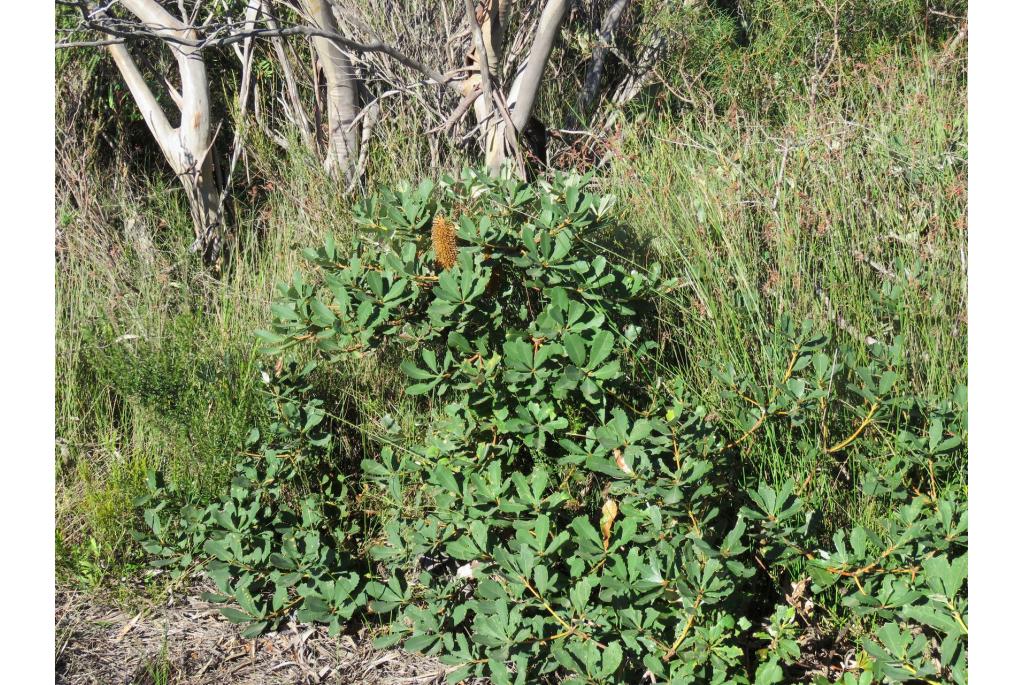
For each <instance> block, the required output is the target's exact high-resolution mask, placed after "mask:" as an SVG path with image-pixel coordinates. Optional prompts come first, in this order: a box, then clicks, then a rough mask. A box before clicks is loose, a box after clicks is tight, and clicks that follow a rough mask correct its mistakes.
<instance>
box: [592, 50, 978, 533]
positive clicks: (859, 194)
mask: <svg viewBox="0 0 1024 685" xmlns="http://www.w3.org/2000/svg"><path fill="white" fill-rule="evenodd" d="M934 64H935V54H934V53H930V52H929V51H927V50H926V49H918V50H915V51H910V52H906V51H898V52H895V53H893V54H889V55H886V56H885V57H884V58H879V59H877V60H875V61H873V62H871V63H869V64H865V65H863V66H861V67H858V69H857V71H855V72H854V75H855V78H854V77H852V76H851V77H848V78H847V79H846V86H845V87H844V89H843V92H842V94H841V96H840V97H836V98H834V99H831V100H827V101H823V102H814V101H813V100H811V99H810V98H806V99H802V98H793V99H791V100H789V101H788V102H787V104H786V107H785V109H784V112H783V114H784V116H783V119H782V121H781V122H780V123H779V124H778V125H768V124H765V123H762V122H759V121H757V120H755V119H753V118H749V117H746V116H744V115H741V114H737V115H736V116H735V117H731V118H730V117H715V118H710V119H708V118H704V117H698V116H696V115H691V116H688V117H682V118H679V117H671V118H669V117H665V118H663V119H662V120H660V121H659V122H658V123H657V124H656V125H653V126H649V127H645V128H643V129H639V128H638V129H634V130H633V131H631V132H630V133H629V134H628V135H627V136H626V138H625V140H624V143H623V154H622V155H621V156H620V157H619V158H618V159H617V160H616V162H615V163H614V165H613V171H612V173H611V174H610V176H609V178H608V179H607V181H606V185H607V187H608V188H609V189H610V190H613V191H615V192H617V193H618V194H619V195H620V197H621V200H622V202H623V204H624V205H625V210H624V211H625V215H626V221H627V222H628V223H630V224H631V225H633V226H635V227H637V229H638V230H639V231H640V232H641V234H642V235H645V236H646V238H647V239H649V240H651V241H652V243H653V246H654V251H655V252H656V253H657V255H658V256H660V257H661V258H662V259H663V260H664V261H665V262H666V263H667V264H668V265H670V267H671V269H673V270H674V271H675V272H677V273H678V274H679V275H680V276H681V277H682V278H683V279H684V283H685V286H686V287H685V288H684V289H682V290H680V291H677V292H678V295H677V296H676V297H673V298H670V299H667V300H666V301H665V302H664V303H663V311H664V312H665V316H666V318H667V319H668V320H670V321H671V322H672V325H673V328H672V334H671V343H672V345H673V346H674V347H675V349H676V351H677V355H676V356H677V358H679V359H682V360H684V363H685V364H686V367H687V380H688V383H689V385H690V389H691V390H692V391H693V392H695V393H697V394H698V395H699V396H701V397H702V399H703V400H704V401H705V402H707V403H708V404H709V405H710V406H711V407H713V408H714V407H719V408H720V409H723V411H721V414H722V415H723V416H741V415H742V412H741V411H739V409H740V408H739V407H728V408H724V407H721V406H720V404H721V402H722V400H720V399H719V397H718V394H717V392H716V388H717V384H716V383H715V382H714V380H713V377H712V375H711V371H712V370H713V369H715V368H724V367H727V366H729V365H733V366H735V367H737V368H738V369H742V370H745V371H749V372H751V373H753V374H754V375H755V376H756V377H757V378H759V379H760V380H761V381H762V382H763V383H764V384H770V383H772V382H774V381H777V380H778V379H779V378H780V377H781V376H782V374H783V372H784V369H785V367H786V360H787V358H788V356H789V350H788V349H786V348H785V344H784V343H782V342H780V340H781V339H780V336H779V335H778V334H777V332H776V323H777V322H778V321H779V319H780V317H782V316H784V315H790V316H793V317H795V318H797V319H803V318H810V319H812V320H814V321H815V322H816V323H817V325H818V327H819V328H820V329H821V330H824V331H828V332H830V333H831V335H832V336H833V338H834V339H836V340H838V341H839V342H842V343H848V344H852V345H854V346H856V347H859V348H861V349H862V350H863V349H864V348H865V347H866V345H867V344H868V342H869V341H870V340H872V339H874V340H879V341H884V342H889V343H891V342H892V341H893V340H894V338H895V336H897V335H901V336H903V338H904V340H905V355H904V365H905V369H904V371H905V373H906V375H907V377H908V379H909V382H910V383H911V384H912V385H913V387H914V389H915V391H916V392H919V393H921V394H924V395H948V394H949V393H950V392H951V391H952V389H953V388H954V387H955V386H956V385H958V384H965V383H966V358H967V357H966V351H967V347H966V317H965V312H966V287H967V273H966V250H967V244H966V243H967V234H966V223H965V215H966V195H965V188H966V162H967V160H966V156H967V153H966V101H965V90H964V88H963V87H962V83H961V82H960V79H959V76H958V75H957V74H956V73H955V72H951V71H936V70H935V68H934ZM736 430H737V431H738V432H742V429H741V428H740V427H739V426H737V427H736ZM746 452H747V455H746V456H747V460H746V461H747V463H748V464H749V465H750V467H751V468H752V469H753V470H754V471H756V472H757V473H758V474H759V475H762V476H767V477H769V478H774V479H778V480H784V479H785V478H787V477H792V476H793V475H795V474H796V475H798V476H799V477H801V478H802V477H804V476H805V475H807V476H809V475H810V474H811V473H812V472H816V473H819V474H822V476H821V477H820V478H819V479H818V480H819V482H818V486H819V487H818V488H817V489H816V490H813V489H812V491H816V493H817V495H818V496H819V503H820V504H822V505H826V506H827V507H831V508H833V509H836V508H841V509H842V510H843V511H842V512H835V513H842V515H843V516H842V517H843V518H848V519H853V520H857V519H859V518H862V517H861V516H858V512H857V510H856V507H855V504H856V499H855V498H854V497H853V496H852V495H849V493H842V492H839V491H838V490H839V489H840V488H839V486H838V485H837V483H836V482H835V479H834V478H831V477H829V476H826V475H824V474H832V473H834V472H835V469H836V466H835V465H834V464H818V463H806V460H801V458H800V456H799V455H800V454H801V450H799V449H798V446H797V445H795V444H791V439H790V436H789V434H788V432H787V431H785V430H778V431H777V430H773V429H772V428H770V427H769V428H768V430H766V431H764V433H762V434H761V435H760V436H759V438H758V439H757V440H753V441H751V442H750V443H748V445H747V447H746ZM818 467H824V468H818Z"/></svg>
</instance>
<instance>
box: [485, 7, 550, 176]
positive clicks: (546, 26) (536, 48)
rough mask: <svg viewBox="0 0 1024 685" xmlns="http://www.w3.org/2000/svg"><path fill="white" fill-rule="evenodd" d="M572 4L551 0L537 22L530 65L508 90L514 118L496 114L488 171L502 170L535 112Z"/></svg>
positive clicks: (489, 140) (508, 101)
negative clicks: (549, 63) (542, 84)
mask: <svg viewBox="0 0 1024 685" xmlns="http://www.w3.org/2000/svg"><path fill="white" fill-rule="evenodd" d="M568 7H569V2H568V0H548V3H547V4H546V5H545V6H544V9H543V10H542V11H541V15H540V19H539V21H538V22H537V33H536V35H535V36H534V38H533V43H532V44H531V46H530V54H529V55H528V57H527V59H526V66H525V68H523V69H522V70H521V71H520V72H519V73H518V74H517V75H516V78H515V80H514V81H513V82H512V87H511V88H509V90H508V98H507V103H508V110H509V113H510V115H511V121H510V122H506V121H505V120H503V119H497V118H496V120H495V121H494V124H493V125H494V127H495V129H496V130H495V132H494V136H493V138H489V139H487V140H488V143H489V144H488V145H487V151H486V164H487V170H488V172H489V173H491V174H492V175H496V174H497V173H498V172H499V171H500V169H501V166H502V164H504V162H505V160H506V159H507V158H508V156H509V155H510V154H511V153H512V151H513V141H514V140H516V139H518V136H519V133H520V132H521V131H522V130H523V128H524V127H525V126H526V124H527V122H528V121H529V120H530V116H531V115H532V114H533V106H534V104H535V103H536V101H537V93H538V92H539V91H540V86H541V83H542V77H543V75H544V68H545V67H546V66H547V63H548V59H549V58H550V57H551V50H552V48H553V47H554V45H555V39H556V38H557V37H558V32H559V29H561V27H562V21H563V20H564V19H565V13H566V10H567V9H568ZM510 124H511V130H510V127H509V125H510Z"/></svg>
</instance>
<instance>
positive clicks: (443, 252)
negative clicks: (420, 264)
mask: <svg viewBox="0 0 1024 685" xmlns="http://www.w3.org/2000/svg"><path fill="white" fill-rule="evenodd" d="M430 237H431V239H432V240H433V241H434V254H435V255H436V257H437V263H438V264H440V265H441V268H442V269H444V270H445V271H447V270H448V269H450V268H452V267H453V266H455V258H456V257H457V256H458V254H459V246H458V245H456V244H455V224H453V223H452V222H451V221H449V220H448V219H446V218H444V217H443V216H441V215H440V214H438V215H437V216H435V217H434V225H433V228H431V231H430Z"/></svg>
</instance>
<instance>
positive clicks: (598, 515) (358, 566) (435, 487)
mask: <svg viewBox="0 0 1024 685" xmlns="http://www.w3.org/2000/svg"><path fill="white" fill-rule="evenodd" d="M587 181H588V179H586V178H580V177H576V176H556V177H555V178H554V180H553V181H551V182H550V183H540V184H538V185H536V186H528V185H525V184H523V183H520V182H517V181H515V180H512V179H509V178H497V179H492V178H489V177H487V176H485V175H481V174H479V173H476V172H472V171H467V172H464V173H463V175H462V176H461V177H460V178H458V179H444V180H443V181H442V182H441V183H440V184H438V185H437V186H434V185H433V184H431V183H428V182H425V183H423V184H421V185H420V186H419V187H417V188H411V187H403V188H400V189H399V190H398V191H397V192H393V193H392V192H384V193H382V194H381V195H379V196H378V197H376V198H374V199H371V200H369V201H367V202H365V203H364V204H362V205H361V206H359V207H357V209H356V211H355V218H356V221H357V223H358V224H359V227H360V229H361V235H360V236H358V237H357V238H356V239H353V241H352V242H351V244H350V245H348V246H347V247H346V249H341V248H339V246H338V245H337V244H336V243H335V242H334V241H333V240H331V239H328V240H327V241H326V243H325V244H324V245H323V246H322V247H320V248H317V249H315V250H312V249H311V250H306V251H305V254H306V256H307V257H308V258H309V260H310V261H311V263H312V264H313V274H314V275H313V276H312V277H311V278H307V277H304V276H302V275H301V274H296V275H295V276H294V278H293V279H292V281H291V283H289V284H285V285H283V286H282V287H281V298H280V300H279V301H278V302H277V304H275V306H274V308H273V313H274V317H275V318H274V321H273V324H272V326H271V328H270V329H269V330H266V331H262V332H261V333H260V336H261V337H262V339H263V340H264V342H265V343H266V346H267V351H268V353H270V354H271V355H273V356H274V357H277V358H278V359H279V360H280V363H278V364H275V365H274V370H273V371H272V372H271V371H267V372H264V382H265V391H266V395H267V399H268V407H269V408H270V409H271V410H272V412H273V415H274V416H275V417H276V420H275V421H274V423H273V424H272V425H271V426H270V428H269V430H267V431H264V433H262V434H261V433H260V432H259V431H258V430H254V431H253V432H252V433H250V436H249V442H250V444H252V445H253V446H259V448H260V449H259V451H252V452H247V456H246V458H245V459H243V460H242V461H241V463H240V464H239V466H238V469H237V474H236V477H235V478H234V480H233V481H232V483H231V488H230V491H229V492H228V493H226V494H225V495H224V496H223V497H222V499H221V501H220V502H218V503H216V504H213V505H210V506H206V507H202V506H198V505H197V504H196V503H195V502H193V501H190V500H189V497H188V495H187V493H183V492H181V491H179V490H174V489H172V488H167V487H163V486H162V485H161V484H160V482H159V479H158V478H157V477H156V476H155V475H154V477H153V478H152V479H151V483H150V485H151V494H150V495H149V496H147V497H145V498H143V499H142V500H141V501H140V502H139V504H140V506H143V507H144V510H145V515H144V516H145V520H146V523H147V525H148V527H149V529H150V532H148V533H147V534H145V535H140V538H141V539H142V541H143V544H144V547H145V549H146V550H147V551H148V552H150V553H151V554H153V555H155V556H157V557H158V558H159V559H158V561H157V562H156V563H157V564H159V565H163V566H168V567H171V568H173V569H175V572H176V573H180V572H182V570H183V569H191V568H195V567H196V566H197V565H199V564H205V570H206V572H207V573H208V574H209V576H210V577H211V578H212V579H213V580H214V582H215V583H216V584H217V586H218V589H219V593H218V594H216V595H212V596H211V599H213V600H214V601H218V602H225V603H228V602H230V604H229V605H227V606H225V607H224V608H223V609H222V611H223V612H224V614H225V616H227V618H228V619H230V620H232V621H235V622H238V623H244V624H246V628H245V632H244V634H245V635H247V636H252V635H256V634H258V633H260V632H263V631H265V630H267V629H272V628H274V627H276V626H278V625H280V624H281V623H282V622H283V621H284V620H285V619H286V618H287V617H288V616H290V615H292V614H293V613H294V615H295V616H296V617H297V618H298V620H300V621H316V622H321V623H326V624H328V625H329V626H330V628H331V630H332V631H333V632H336V631H339V630H341V629H343V628H344V627H345V625H346V624H347V623H348V622H349V621H350V620H352V619H353V618H354V617H355V616H356V615H357V614H358V615H359V616H361V617H362V618H363V620H367V621H377V622H378V623H379V627H380V631H379V637H378V638H377V643H378V644H379V645H393V644H399V643H400V644H402V645H403V646H404V647H405V648H406V649H410V650H414V651H422V652H426V653H430V654H437V655H439V657H440V659H441V660H442V661H443V662H445V663H447V664H450V665H451V666H452V671H451V672H450V673H449V681H450V682H458V681H460V680H463V679H466V678H469V677H473V676H477V677H485V678H488V679H490V681H491V682H494V683H511V682H515V683H527V682H538V681H558V682H571V683H619V682H639V681H640V680H642V679H644V678H651V679H653V680H654V681H656V682H670V683H680V684H681V683H757V684H758V685H763V684H768V683H779V682H783V681H785V680H786V679H787V678H792V677H793V673H794V671H793V669H794V668H795V666H796V665H797V664H798V663H799V661H800V658H801V651H802V649H803V648H804V647H803V643H802V641H801V639H800V638H801V635H802V632H803V630H804V628H806V627H807V623H808V622H810V621H811V620H812V619H811V617H809V616H808V615H807V614H806V612H805V611H804V610H803V609H800V610H798V609H797V608H796V606H795V605H794V604H792V603H786V602H785V597H784V595H785V593H784V591H783V588H784V587H785V585H786V582H785V581H786V580H798V579H803V578H809V579H810V580H809V581H807V582H810V583H811V589H812V591H813V592H814V593H816V594H817V596H818V597H820V598H827V597H829V596H833V597H839V598H840V604H841V607H842V609H843V610H844V611H848V612H849V614H850V615H851V616H852V617H853V618H854V619H856V620H862V621H863V624H864V625H865V626H866V628H865V634H864V637H863V640H862V643H861V644H862V647H863V654H862V656H861V664H862V665H863V667H864V672H863V674H862V675H861V676H860V680H859V681H855V682H861V683H866V682H875V681H877V682H899V681H904V680H910V679H929V680H930V679H935V678H942V679H944V680H950V681H954V682H958V683H963V682H966V635H967V598H966V589H965V585H964V583H963V580H964V578H965V576H966V545H967V518H966V493H965V492H963V491H962V490H961V489H959V488H957V487H955V485H954V484H955V483H957V482H960V481H959V477H958V471H959V469H961V468H962V465H963V459H962V457H963V448H964V446H963V442H964V439H963V436H964V435H965V432H966V428H965V426H964V424H963V416H964V415H965V414H964V405H965V398H964V397H962V396H960V395H958V396H957V397H955V398H950V399H949V400H948V401H945V402H935V401H932V400H928V399H925V398H921V397H918V396H916V395H914V394H912V393H911V392H910V391H909V389H908V388H906V387H905V385H906V384H904V383H901V378H900V373H899V368H900V365H899V361H900V357H901V345H900V341H899V339H897V340H895V341H894V342H893V344H891V345H882V344H876V345H874V346H872V348H871V349H870V354H869V355H868V356H867V357H864V356H863V355H862V354H860V355H859V354H857V353H856V352H854V351H853V350H846V349H838V350H830V349H829V347H830V341H829V340H828V339H827V338H825V337H824V336H821V335H817V334H815V332H814V331H813V330H812V328H813V327H812V326H811V325H810V324H804V325H802V326H796V325H794V324H793V323H792V322H790V321H788V320H785V321H781V322H779V325H778V329H779V335H780V337H782V338H784V339H785V340H786V342H787V345H788V348H789V350H790V356H789V359H788V363H787V365H786V368H785V371H784V372H783V373H782V374H780V378H779V380H778V381H777V382H776V383H775V384H773V385H772V386H771V387H761V386H759V385H758V384H756V383H754V382H753V381H752V380H751V379H750V378H748V377H746V376H745V375H743V374H741V373H739V372H737V371H736V370H734V369H720V370H716V376H715V377H716V379H717V381H718V383H719V384H720V391H721V392H722V393H724V394H726V395H730V396H735V397H740V398H743V399H744V400H745V402H746V403H747V404H748V405H749V406H750V412H749V413H748V414H744V415H743V416H738V417H721V416H717V417H716V416H712V415H710V414H709V412H708V411H707V410H706V409H705V408H704V407H703V406H701V405H700V404H699V403H697V402H696V401H695V400H694V399H693V398H691V397H689V396H688V394H687V393H686V392H685V391H684V387H686V386H685V383H684V382H683V380H684V379H682V378H681V377H680V376H679V373H678V371H676V370H675V369H674V368H673V365H672V364H671V363H670V361H669V360H668V359H667V358H662V345H661V344H660V343H659V340H660V339H661V336H662V334H663V333H664V332H665V331H667V330H668V329H667V328H666V329H665V330H662V329H661V323H660V320H661V319H660V315H659V312H658V309H657V307H656V306H655V303H657V302H658V301H659V298H661V297H670V296H672V292H673V291H674V289H675V288H677V287H678V282H676V281H675V280H674V279H670V278H666V277H663V276H662V275H661V272H660V269H659V267H658V266H657V264H652V265H649V266H644V267H641V266H639V265H637V262H642V261H643V253H642V250H641V249H639V248H638V246H636V245H635V241H632V242H631V241H630V237H629V233H628V232H627V231H625V230H624V229H623V228H622V227H620V226H617V225H616V224H615V222H614V216H613V213H612V201H611V198H609V197H598V196H595V195H593V194H590V193H588V192H586V186H587ZM613 240H616V241H618V242H619V243H620V244H623V245H627V246H631V247H633V248H634V249H635V252H636V254H633V255H630V256H629V257H628V258H627V257H625V256H621V255H620V256H618V257H616V256H612V255H606V254H605V253H604V251H603V250H602V249H601V248H600V245H602V244H606V243H607V242H609V241H613ZM309 357H312V358H313V359H312V360H311V361H306V360H308V359H309ZM352 358H360V359H362V360H363V361H364V363H367V364H371V363H376V364H396V365H399V366H400V367H401V369H402V370H403V371H404V373H405V375H406V376H407V377H408V385H407V387H406V389H405V392H406V394H407V395H408V396H411V397H414V398H421V399H422V405H421V410H422V416H423V417H424V418H423V421H421V422H420V427H419V428H418V429H414V430H408V429H402V428H400V427H399V426H398V425H397V423H396V422H394V421H393V420H391V421H390V422H389V421H384V420H382V421H380V422H379V424H380V425H381V426H382V429H381V430H379V431H376V432H374V434H372V435H369V436H368V438H369V440H368V441H367V447H368V451H367V454H366V458H365V459H364V460H363V462H362V465H361V470H360V471H359V472H350V471H349V470H346V469H345V468H341V467H340V465H339V464H337V463H336V462H335V461H333V456H334V454H335V452H334V450H333V446H332V443H333V441H334V440H335V435H336V431H337V428H338V426H339V422H340V421H343V419H342V417H337V416H332V415H330V414H329V412H328V411H327V410H326V409H325V408H324V407H325V404H324V401H323V399H322V398H318V397H316V394H315V392H314V391H313V388H312V387H311V386H310V381H309V379H310V377H311V374H312V373H313V371H314V369H315V368H316V366H317V364H332V363H338V362H340V361H342V360H348V359H352ZM300 359H302V360H303V361H299V360H300ZM769 422H772V423H777V424H780V428H781V427H785V429H787V430H790V431H793V432H794V433H796V434H797V435H798V436H799V439H800V444H801V445H802V446H803V449H804V450H805V452H806V453H807V454H808V455H813V456H814V457H815V458H816V459H818V460H819V461H820V460H822V459H831V460H833V461H832V463H833V464H834V465H835V468H836V469H837V470H839V469H850V470H853V469H854V468H855V466H856V471H857V478H856V481H855V484H856V486H857V487H860V488H861V489H862V490H863V502H864V505H865V506H871V507H875V508H878V509H881V510H884V511H887V512H890V513H888V514H887V515H885V516H883V517H881V518H880V519H879V520H878V522H879V525H878V526H877V527H875V528H868V527H864V526H853V527H850V528H849V529H843V528H840V529H838V530H829V529H828V528H827V526H825V525H823V522H822V521H821V520H820V518H819V517H817V516H816V515H815V512H813V511H812V510H811V509H810V508H809V506H808V505H807V504H806V502H805V500H804V498H803V497H802V494H803V491H804V490H805V489H806V488H807V487H811V484H812V483H813V478H811V477H809V478H808V480H807V482H804V483H799V484H798V483H795V482H792V481H787V482H783V483H766V482H759V481H758V480H756V479H753V478H751V477H750V476H749V475H747V474H746V470H747V469H745V468H744V466H745V465H744V463H743V459H742V448H743V446H744V444H745V443H746V442H747V441H752V440H756V439H757V438H758V436H759V435H760V434H761V431H763V430H764V429H765V426H766V424H767V423H769ZM735 424H738V425H741V426H743V432H742V434H739V435H736V434H735V433H731V431H729V430H728V429H727V428H726V427H727V426H730V425H735ZM865 444H867V445H868V447H865ZM815 463H817V462H815ZM812 475H813V474H812Z"/></svg>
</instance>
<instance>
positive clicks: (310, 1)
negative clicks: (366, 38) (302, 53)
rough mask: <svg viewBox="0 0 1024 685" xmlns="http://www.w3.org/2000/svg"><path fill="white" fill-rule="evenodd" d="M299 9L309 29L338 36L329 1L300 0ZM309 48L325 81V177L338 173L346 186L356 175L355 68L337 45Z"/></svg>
mask: <svg viewBox="0 0 1024 685" xmlns="http://www.w3.org/2000/svg"><path fill="white" fill-rule="evenodd" d="M302 4H303V7H304V9H305V10H306V12H307V13H308V15H309V19H310V21H312V22H313V25H314V26H315V27H316V28H318V29H321V30H323V31H329V32H331V33H338V23H337V21H336V20H335V18H334V11H333V10H332V9H331V3H330V1H329V0H303V3H302ZM313 48H314V50H316V54H317V60H318V61H319V62H320V67H321V68H322V69H323V72H324V77H325V80H326V81H327V126H328V135H327V157H326V159H325V160H324V168H325V169H327V171H328V173H331V174H337V173H340V174H341V175H342V177H343V178H344V179H345V182H346V183H351V182H352V181H353V180H354V179H355V177H356V174H357V170H358V161H359V143H360V138H361V135H360V131H359V128H358V126H356V125H355V120H356V116H357V115H358V114H359V80H358V79H357V78H356V75H355V68H354V66H353V65H352V61H351V60H350V59H349V58H348V55H346V54H345V53H344V52H343V51H342V50H341V48H339V47H338V45H337V43H335V42H334V41H332V40H330V39H328V38H321V37H314V38H313Z"/></svg>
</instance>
